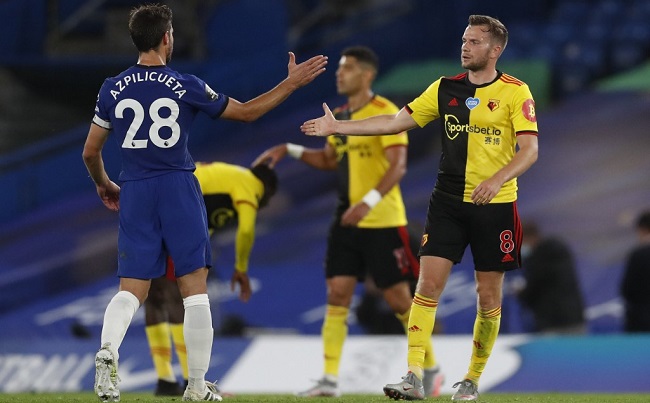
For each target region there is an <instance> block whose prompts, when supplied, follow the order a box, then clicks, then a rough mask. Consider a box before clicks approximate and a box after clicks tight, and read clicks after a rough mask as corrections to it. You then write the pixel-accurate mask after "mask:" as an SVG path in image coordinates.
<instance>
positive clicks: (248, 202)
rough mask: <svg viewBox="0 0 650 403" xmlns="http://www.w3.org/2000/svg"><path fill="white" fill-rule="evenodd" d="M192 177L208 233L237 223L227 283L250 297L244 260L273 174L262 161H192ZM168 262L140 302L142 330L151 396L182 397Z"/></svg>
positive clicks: (175, 299)
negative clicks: (154, 380)
mask: <svg viewBox="0 0 650 403" xmlns="http://www.w3.org/2000/svg"><path fill="white" fill-rule="evenodd" d="M194 176H196V178H197V179H198V181H199V184H200V185H201V193H202V194H203V200H204V202H205V207H206V214H207V220H208V229H209V231H210V235H213V234H214V233H215V232H218V231H219V230H220V229H223V228H226V227H228V226H230V225H235V224H236V225H237V234H236V238H235V271H234V273H233V275H232V278H231V286H232V287H233V288H234V286H235V284H239V286H240V299H241V300H242V301H244V302H246V301H248V299H249V298H250V296H251V287H250V281H249V279H248V274H247V273H248V259H249V257H250V254H251V250H252V248H253V243H254V241H255V223H256V219H257V211H258V210H259V209H260V208H263V207H265V206H266V205H267V204H268V202H269V199H270V198H271V197H272V196H273V195H274V194H275V192H276V190H277V181H278V179H277V175H276V174H275V171H273V169H271V168H269V167H268V166H267V165H264V164H259V165H256V166H253V167H252V168H250V169H249V168H244V167H241V166H238V165H232V164H226V163H223V162H211V163H197V164H196V170H195V171H194ZM175 281H176V280H175V278H174V266H173V261H172V259H171V257H168V259H167V276H165V277H160V278H157V279H153V280H152V281H151V288H150V289H149V297H148V298H147V299H146V300H145V303H144V307H145V332H146V334H147V340H148V341H149V348H150V349H151V357H152V359H153V362H154V368H155V369H156V373H157V375H158V384H157V385H156V390H155V391H154V394H155V395H157V396H176V395H182V394H183V391H184V389H185V388H184V386H182V385H179V384H178V382H177V380H176V376H175V375H174V371H173V369H172V365H171V359H172V341H173V344H174V348H175V350H176V355H177V357H178V360H179V363H180V366H181V369H182V371H183V377H184V378H185V379H187V376H188V373H187V371H188V369H187V357H186V354H185V341H184V337H183V312H184V309H183V301H182V299H181V297H180V293H179V291H178V287H177V286H176V284H175Z"/></svg>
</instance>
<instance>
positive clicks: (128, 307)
mask: <svg viewBox="0 0 650 403" xmlns="http://www.w3.org/2000/svg"><path fill="white" fill-rule="evenodd" d="M139 307H140V301H138V298H137V297H136V296H135V295H133V294H131V293H130V292H128V291H120V292H118V293H117V294H115V295H114V296H113V298H112V299H111V302H109V303H108V306H107V307H106V311H105V312H104V324H103V326H102V337H101V343H102V346H103V345H104V344H105V343H111V349H112V350H113V353H114V354H115V355H116V357H114V358H115V360H118V359H119V351H118V350H119V348H120V345H121V344H122V340H124V335H125V334H126V330H127V329H128V328H129V325H130V324H131V319H133V315H135V311H137V310H138V308H139Z"/></svg>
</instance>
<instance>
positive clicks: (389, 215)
mask: <svg viewBox="0 0 650 403" xmlns="http://www.w3.org/2000/svg"><path fill="white" fill-rule="evenodd" d="M398 110H399V109H398V108H397V106H395V104H393V103H392V102H391V101H389V100H388V99H386V98H384V97H382V96H379V95H375V96H374V97H373V98H372V100H370V102H368V103H367V104H366V105H364V106H363V107H362V108H360V109H359V110H357V111H350V110H349V108H348V107H347V105H345V106H342V107H340V108H337V109H335V110H334V114H335V116H336V117H337V119H351V120H358V119H365V118H367V117H370V116H375V115H383V114H393V113H396V112H397V111H398ZM327 141H328V143H329V144H330V145H331V146H332V147H333V148H334V149H335V150H336V158H337V172H338V176H339V178H338V193H339V203H338V207H337V217H338V218H340V217H341V215H342V214H343V213H344V212H345V210H346V209H347V208H348V207H349V206H351V205H353V204H356V203H358V202H359V201H361V199H362V198H363V196H364V195H365V194H366V193H368V191H369V190H370V189H373V188H375V186H377V184H378V183H379V181H380V180H381V178H383V176H384V175H385V174H386V171H387V170H388V168H389V166H390V164H389V162H388V160H387V159H386V154H385V153H384V151H385V150H386V149H387V148H389V147H395V146H407V145H408V136H407V133H406V132H401V133H398V134H392V135H387V136H337V135H334V136H329V137H328V138H327ZM406 224H407V220H406V211H405V208H404V201H403V200H402V192H401V190H400V187H399V185H395V186H393V188H392V189H390V191H388V193H386V194H385V195H384V197H383V198H382V199H381V201H380V202H379V203H378V204H377V205H376V206H375V207H373V208H372V209H371V210H370V212H369V213H368V215H366V216H365V217H364V218H363V219H362V220H361V221H360V222H359V224H358V226H359V227H360V228H390V227H399V226H403V225H406Z"/></svg>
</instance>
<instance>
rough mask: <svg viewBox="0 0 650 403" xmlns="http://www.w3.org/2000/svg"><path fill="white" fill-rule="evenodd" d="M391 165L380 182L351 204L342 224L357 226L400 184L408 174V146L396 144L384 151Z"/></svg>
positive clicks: (342, 218)
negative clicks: (359, 199)
mask: <svg viewBox="0 0 650 403" xmlns="http://www.w3.org/2000/svg"><path fill="white" fill-rule="evenodd" d="M384 153H385V155H386V159H387V160H388V162H389V164H390V166H389V167H388V170H387V171H386V173H385V174H384V176H383V177H382V178H381V180H380V181H379V183H377V185H376V186H375V187H374V188H373V189H372V190H370V192H368V193H367V194H366V195H365V196H364V197H363V199H362V200H361V201H360V202H358V203H356V204H354V205H352V206H350V207H349V208H348V209H347V210H346V211H345V213H343V216H341V225H349V226H356V225H357V224H359V221H361V220H362V219H363V217H365V216H366V215H367V214H368V213H369V212H370V210H371V209H372V208H373V207H374V206H375V205H376V204H377V203H379V202H380V201H381V198H382V197H384V195H385V194H386V193H388V192H389V191H390V190H391V189H392V188H393V187H394V186H395V185H397V184H399V182H400V181H401V180H402V178H403V177H404V175H405V174H406V165H407V164H406V161H407V147H406V146H405V145H394V146H391V147H388V148H386V150H385V151H384Z"/></svg>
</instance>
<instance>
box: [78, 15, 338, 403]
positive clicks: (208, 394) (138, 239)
mask: <svg viewBox="0 0 650 403" xmlns="http://www.w3.org/2000/svg"><path fill="white" fill-rule="evenodd" d="M129 32H130V34H131V39H132V40H133V43H134V45H135V47H136V48H137V49H138V53H139V57H138V61H137V64H136V65H134V66H132V67H129V68H128V69H126V70H125V71H124V72H122V73H121V74H119V75H117V76H115V77H112V78H108V79H106V80H105V81H104V84H103V85H102V87H101V89H100V91H99V95H98V97H97V104H96V107H95V116H94V118H93V120H92V124H91V125H90V129H89V132H88V137H87V139H86V143H85V145H84V150H83V160H84V163H85V164H86V168H87V169H88V172H89V173H90V177H91V178H92V180H93V181H94V182H95V186H96V187H97V194H98V195H99V197H100V198H101V200H102V202H103V203H104V205H105V206H106V207H107V208H109V209H110V210H113V211H119V234H118V271H117V275H118V276H119V278H120V287H119V291H118V292H117V294H116V295H115V296H114V297H113V298H112V299H111V301H110V303H109V304H108V306H107V307H106V312H105V314H104V323H103V327H102V334H101V348H100V350H99V351H98V352H97V355H96V356H95V365H96V373H95V393H96V394H97V396H98V397H99V399H100V400H101V401H104V402H119V401H120V392H119V388H118V381H119V377H118V372H117V370H118V359H119V347H120V345H121V343H122V340H123V339H124V335H125V334H126V331H127V329H128V327H129V324H130V323H131V319H132V318H133V315H134V314H135V312H136V310H137V309H138V307H139V306H140V305H141V304H142V303H143V302H144V300H145V299H146V298H147V293H148V291H149V286H150V282H151V279H152V278H157V277H160V276H162V275H163V274H165V263H166V259H167V256H168V255H171V256H173V257H174V262H175V267H176V277H177V279H178V280H177V281H178V287H179V290H180V292H181V295H182V297H183V305H184V308H185V320H184V323H183V326H184V336H185V342H186V346H187V361H188V370H189V373H188V375H189V379H188V386H187V388H186V390H185V392H184V395H183V400H184V401H221V400H222V399H221V396H219V394H218V393H217V390H216V387H215V385H214V384H212V383H210V382H207V381H205V374H206V372H207V370H208V366H209V362H210V355H211V350H212V341H213V330H212V316H211V313H210V304H209V300H208V295H207V285H206V279H207V274H208V268H209V267H210V266H211V254H210V242H209V235H208V225H207V218H206V215H205V205H204V201H203V196H202V194H201V189H200V187H199V184H198V181H197V179H196V178H195V176H194V174H193V171H194V168H195V166H194V161H193V160H192V157H191V156H190V154H189V152H188V149H187V141H188V137H189V128H190V126H191V124H192V121H193V119H194V117H195V116H196V114H197V112H199V111H202V112H204V113H206V114H207V115H208V116H210V117H212V118H215V119H216V118H224V119H229V120H236V121H242V122H251V121H254V120H256V119H258V118H259V117H261V116H262V115H263V114H265V113H266V112H268V111H269V110H271V109H273V108H275V107H276V106H277V105H279V104H280V103H281V102H283V101H284V100H285V99H286V98H287V97H288V96H289V95H290V94H291V93H293V92H294V91H295V90H297V89H298V88H300V87H302V86H304V85H306V84H308V83H310V82H311V81H312V80H314V79H315V78H316V77H317V76H318V75H320V74H321V73H322V72H323V71H325V65H326V64H327V58H326V57H325V56H322V55H319V56H314V57H312V58H310V59H309V60H307V61H305V62H303V63H300V64H296V61H295V55H294V54H293V53H289V63H288V75H287V77H286V78H285V79H284V80H283V81H281V82H280V83H279V84H278V85H277V86H275V87H274V88H273V89H271V90H270V91H268V92H266V93H264V94H262V95H260V96H258V97H256V98H254V99H252V100H250V101H248V102H244V103H242V102H239V101H237V100H236V99H233V98H230V97H228V96H226V95H224V94H222V93H218V92H215V91H213V90H212V89H211V88H210V87H209V86H208V85H207V84H206V83H205V82H203V81H202V80H201V79H199V78H197V77H195V76H193V75H189V74H182V73H178V72H176V71H174V70H172V69H171V68H169V67H167V63H168V62H169V61H170V59H171V55H172V51H173V48H174V29H173V27H172V11H171V9H170V8H169V7H167V6H165V5H158V4H153V5H145V6H140V7H137V8H135V9H133V10H132V11H131V13H130V16H129ZM111 131H112V132H113V133H114V137H115V138H116V141H117V142H118V145H119V146H120V149H121V157H122V171H121V173H120V176H119V181H120V182H121V188H120V186H118V185H117V184H115V182H113V181H112V180H111V179H110V178H109V177H108V174H107V173H106V170H105V169H104V162H103V159H102V148H103V146H104V144H105V142H106V140H107V139H108V135H109V133H110V132H111Z"/></svg>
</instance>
